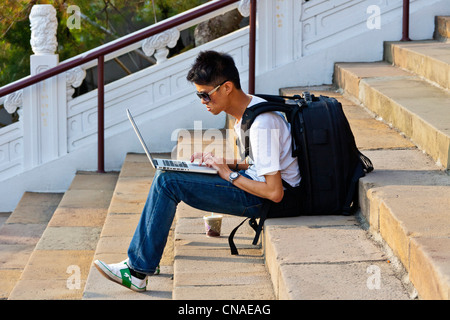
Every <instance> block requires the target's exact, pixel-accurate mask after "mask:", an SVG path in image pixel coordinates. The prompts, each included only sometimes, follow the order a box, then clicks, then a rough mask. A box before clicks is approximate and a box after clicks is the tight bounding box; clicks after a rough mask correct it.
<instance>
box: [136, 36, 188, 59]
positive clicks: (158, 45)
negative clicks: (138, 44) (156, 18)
mask: <svg viewBox="0 0 450 320" xmlns="http://www.w3.org/2000/svg"><path fill="white" fill-rule="evenodd" d="M179 37H180V31H179V30H178V29H177V28H172V29H169V30H166V31H164V32H161V33H158V34H156V35H154V36H151V37H150V38H148V39H145V40H144V42H143V43H142V50H143V51H144V53H145V54H146V55H147V56H151V55H153V54H155V58H156V63H161V62H164V61H166V60H167V55H168V54H169V49H167V47H169V48H173V47H175V45H176V44H177V41H178V38H179ZM155 51H156V52H155Z"/></svg>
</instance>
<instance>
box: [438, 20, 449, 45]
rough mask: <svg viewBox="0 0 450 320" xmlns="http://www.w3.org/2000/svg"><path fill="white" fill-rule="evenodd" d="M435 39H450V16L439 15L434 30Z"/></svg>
mask: <svg viewBox="0 0 450 320" xmlns="http://www.w3.org/2000/svg"><path fill="white" fill-rule="evenodd" d="M434 39H436V40H439V41H449V39H450V17H449V16H437V17H436V30H435V32H434Z"/></svg>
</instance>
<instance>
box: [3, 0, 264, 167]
mask: <svg viewBox="0 0 450 320" xmlns="http://www.w3.org/2000/svg"><path fill="white" fill-rule="evenodd" d="M235 2H238V0H221V1H216V2H211V3H210V4H206V5H204V6H201V7H199V8H197V9H194V10H191V11H188V12H186V13H182V14H179V15H177V16H175V17H173V18H170V19H168V20H167V21H162V22H161V23H158V24H155V25H154V26H151V27H149V28H148V29H145V30H143V31H142V32H137V33H135V34H133V35H132V36H129V37H125V38H124V39H122V40H119V41H116V42H114V43H111V44H109V45H108V44H107V45H104V46H101V47H99V48H98V49H94V50H91V51H90V52H89V53H87V54H86V55H82V56H81V57H78V58H75V59H71V60H69V61H67V62H62V63H61V64H59V65H58V66H56V67H54V68H51V69H48V70H46V71H44V72H41V73H39V74H36V75H34V76H30V77H27V78H24V79H21V80H19V81H16V82H14V83H12V84H9V85H6V86H4V87H2V88H0V98H1V97H3V96H6V95H8V94H11V93H13V92H16V91H18V90H21V89H23V88H26V87H28V86H31V85H34V84H36V83H38V82H41V81H43V80H46V79H49V78H51V77H53V76H56V75H58V74H61V73H63V72H66V71H68V70H70V69H73V68H75V67H78V66H81V65H83V64H85V63H86V62H89V61H92V60H94V59H97V61H98V67H97V73H98V89H97V96H98V98H97V99H98V106H97V108H98V124H97V125H98V151H97V152H98V160H97V161H98V163H97V166H98V168H97V171H98V172H101V173H104V172H105V144H104V139H105V138H104V131H105V127H104V102H105V87H104V63H105V55H107V54H110V53H112V52H114V51H117V50H120V49H122V48H124V47H127V46H129V45H132V44H134V43H136V42H138V41H142V40H144V39H146V38H149V37H151V36H153V35H156V34H158V33H161V32H164V31H166V30H168V29H171V28H174V27H177V26H179V25H181V24H183V23H186V22H188V21H190V20H193V19H196V18H198V17H201V16H203V15H206V14H209V13H211V12H213V11H216V10H219V9H222V8H224V7H226V6H228V5H230V4H232V3H235ZM250 3H251V9H250V36H249V38H250V39H249V41H250V43H249V90H248V92H249V93H250V94H253V93H254V90H255V38H256V37H255V34H256V32H255V28H256V0H251V1H250Z"/></svg>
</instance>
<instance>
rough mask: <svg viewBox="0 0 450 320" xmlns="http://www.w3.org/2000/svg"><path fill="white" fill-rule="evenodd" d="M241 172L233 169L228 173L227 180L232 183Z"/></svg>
mask: <svg viewBox="0 0 450 320" xmlns="http://www.w3.org/2000/svg"><path fill="white" fill-rule="evenodd" d="M240 175H241V174H240V173H239V172H236V171H233V172H231V173H230V175H229V176H228V180H229V181H230V182H231V183H233V182H234V180H236V179H237V178H238V177H239V176H240Z"/></svg>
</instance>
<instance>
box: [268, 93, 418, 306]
mask: <svg viewBox="0 0 450 320" xmlns="http://www.w3.org/2000/svg"><path fill="white" fill-rule="evenodd" d="M303 91H310V92H312V93H313V94H315V95H321V94H322V95H326V96H330V97H335V98H336V99H338V101H340V102H341V104H342V105H343V109H344V112H345V114H346V116H347V118H348V120H349V123H350V126H351V128H352V131H353V134H354V136H355V140H356V143H357V146H358V148H359V149H360V150H362V152H363V153H364V154H365V155H368V156H369V155H370V156H369V158H370V159H371V160H373V159H372V158H371V153H373V152H377V151H379V150H387V151H391V152H398V151H416V152H418V153H420V154H421V152H420V151H417V149H416V148H415V146H414V145H413V144H412V143H411V142H410V141H409V140H408V139H405V138H404V137H402V136H401V135H399V134H398V132H396V131H395V130H393V129H392V128H390V127H389V126H387V125H386V124H384V123H383V122H381V121H377V120H376V119H375V118H374V117H373V116H372V115H371V114H370V113H369V112H368V111H367V110H366V109H364V108H362V107H361V106H359V105H356V104H354V103H352V102H351V101H350V100H348V99H346V98H345V97H343V96H342V95H341V94H339V93H337V92H336V91H335V90H333V88H330V87H326V86H322V87H310V88H308V87H306V88H287V89H283V90H282V91H281V93H280V94H282V95H294V94H300V93H301V92H303ZM374 166H375V171H374V172H372V173H370V174H368V175H367V177H373V176H374V175H377V174H378V166H377V163H376V162H375V163H374ZM365 198H366V197H365V195H364V194H363V193H362V192H360V199H361V201H363V199H365ZM364 210H366V207H362V208H361V212H363V211H364ZM376 239H377V237H376V236H375V235H373V234H372V233H371V230H370V229H368V228H367V227H366V225H365V216H364V215H363V214H362V213H359V214H358V215H356V216H350V217H345V216H312V217H307V216H305V217H296V218H281V219H269V220H267V221H266V223H265V226H264V243H263V246H264V254H265V259H266V264H267V267H268V269H269V271H270V273H271V277H272V282H273V285H274V288H275V289H274V290H275V292H276V296H277V298H278V299H289V300H296V299H321V300H339V299H357V300H366V299H371V300H372V299H379V300H392V299H394V300H402V299H405V300H407V299H411V298H414V297H415V290H414V287H413V286H412V285H411V284H410V283H408V282H406V283H405V282H404V281H402V277H403V275H404V274H405V270H404V268H402V267H401V264H399V266H398V265H397V264H394V263H392V261H393V260H395V256H394V255H392V254H391V253H390V251H389V250H388V247H385V246H383V243H381V242H379V241H376ZM377 275H379V276H380V278H377ZM377 279H378V280H380V279H381V283H380V282H377ZM378 285H379V286H378Z"/></svg>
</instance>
